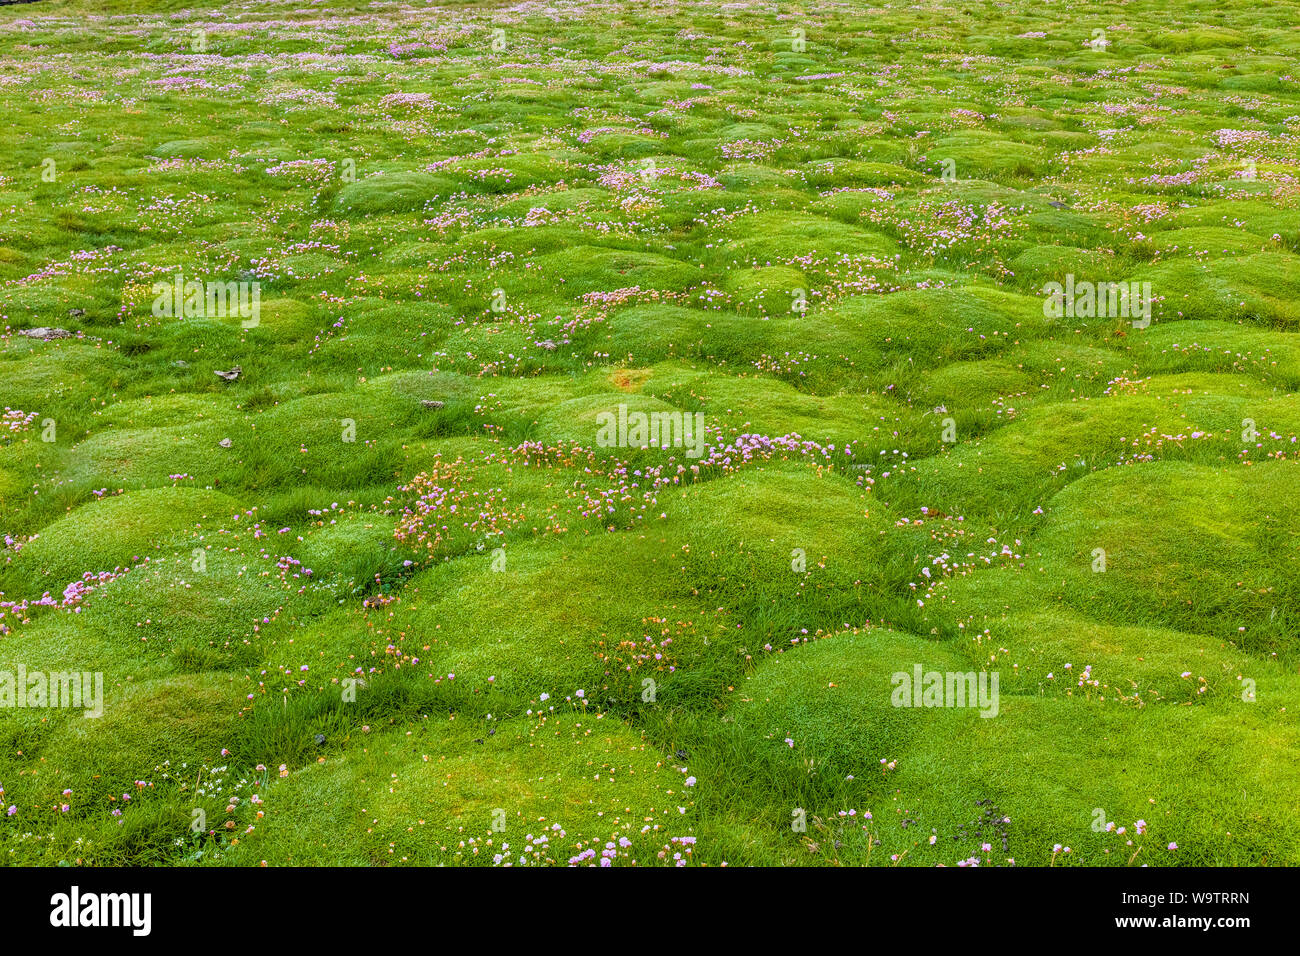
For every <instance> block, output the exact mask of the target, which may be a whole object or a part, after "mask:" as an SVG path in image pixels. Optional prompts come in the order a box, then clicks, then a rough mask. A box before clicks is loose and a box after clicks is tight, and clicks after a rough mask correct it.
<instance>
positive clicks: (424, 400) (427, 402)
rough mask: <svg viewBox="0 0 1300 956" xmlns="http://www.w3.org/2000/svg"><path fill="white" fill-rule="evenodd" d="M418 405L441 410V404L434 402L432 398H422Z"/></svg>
mask: <svg viewBox="0 0 1300 956" xmlns="http://www.w3.org/2000/svg"><path fill="white" fill-rule="evenodd" d="M420 404H421V405H423V406H424V407H425V408H442V406H443V403H442V402H439V401H436V400H434V399H432V398H422V399H420Z"/></svg>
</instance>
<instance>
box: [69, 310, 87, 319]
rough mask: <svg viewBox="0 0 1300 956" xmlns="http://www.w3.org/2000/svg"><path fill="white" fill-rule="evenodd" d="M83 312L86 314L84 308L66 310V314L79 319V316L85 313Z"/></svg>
mask: <svg viewBox="0 0 1300 956" xmlns="http://www.w3.org/2000/svg"><path fill="white" fill-rule="evenodd" d="M85 314H86V310H85V309H69V310H68V315H70V316H71V317H72V318H74V319H79V318H81V317H82V316H83V315H85Z"/></svg>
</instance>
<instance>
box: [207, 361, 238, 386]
mask: <svg viewBox="0 0 1300 956" xmlns="http://www.w3.org/2000/svg"><path fill="white" fill-rule="evenodd" d="M243 371H244V370H243V369H242V368H240V367H239V366H238V365H236V366H235V367H234V368H232V369H231V370H230V371H229V372H222V371H220V370H219V369H213V370H212V374H213V375H215V376H216V377H217V378H220V379H225V380H226V381H227V382H233V381H234V380H235V379H237V378H239V376H240V374H241V373H242V372H243Z"/></svg>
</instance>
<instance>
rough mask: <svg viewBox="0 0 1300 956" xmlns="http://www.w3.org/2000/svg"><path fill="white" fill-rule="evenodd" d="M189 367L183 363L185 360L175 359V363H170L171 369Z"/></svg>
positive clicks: (186, 363)
mask: <svg viewBox="0 0 1300 956" xmlns="http://www.w3.org/2000/svg"><path fill="white" fill-rule="evenodd" d="M189 367H190V363H189V362H187V361H185V359H177V360H176V361H175V362H172V368H189Z"/></svg>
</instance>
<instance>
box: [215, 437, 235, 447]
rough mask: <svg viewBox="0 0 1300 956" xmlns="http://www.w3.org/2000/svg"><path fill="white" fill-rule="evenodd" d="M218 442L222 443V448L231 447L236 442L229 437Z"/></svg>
mask: <svg viewBox="0 0 1300 956" xmlns="http://www.w3.org/2000/svg"><path fill="white" fill-rule="evenodd" d="M217 444H218V445H220V446H221V447H222V448H229V447H230V446H231V445H233V444H234V442H232V441H231V440H230V439H229V438H223V439H221V441H219V442H217Z"/></svg>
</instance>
